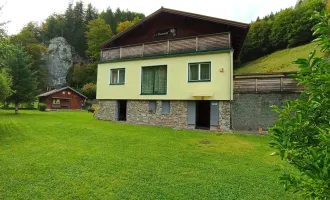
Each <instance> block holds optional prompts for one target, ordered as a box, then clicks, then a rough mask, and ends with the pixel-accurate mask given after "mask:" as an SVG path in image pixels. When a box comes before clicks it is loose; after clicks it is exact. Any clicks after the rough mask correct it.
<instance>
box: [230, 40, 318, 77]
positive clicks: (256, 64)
mask: <svg viewBox="0 0 330 200" xmlns="http://www.w3.org/2000/svg"><path fill="white" fill-rule="evenodd" d="M315 48H317V45H316V44H315V43H312V44H306V45H303V46H299V47H296V48H292V49H285V50H281V51H277V52H274V53H272V54H270V55H267V56H264V57H261V58H259V59H257V60H254V61H251V62H249V63H247V64H245V65H243V66H241V67H240V68H238V69H236V70H235V71H234V73H235V74H246V73H267V72H292V71H298V66H297V65H295V64H292V61H294V60H296V59H297V58H307V56H308V55H309V53H310V52H311V51H312V50H313V49H315ZM322 55H323V54H322V53H321V52H320V51H319V49H318V51H317V52H316V56H319V57H321V56H322Z"/></svg>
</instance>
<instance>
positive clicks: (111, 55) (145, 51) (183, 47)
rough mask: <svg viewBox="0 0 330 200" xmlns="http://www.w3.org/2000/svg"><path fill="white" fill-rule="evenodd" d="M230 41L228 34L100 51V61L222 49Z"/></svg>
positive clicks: (228, 45)
mask: <svg viewBox="0 0 330 200" xmlns="http://www.w3.org/2000/svg"><path fill="white" fill-rule="evenodd" d="M230 40H231V39H230V33H218V34H212V35H201V36H197V37H188V38H179V39H173V40H162V41H157V42H151V43H143V44H136V45H129V46H121V47H115V48H109V49H102V51H101V61H111V60H120V59H127V58H141V57H149V56H155V55H167V54H178V53H190V52H199V51H200V52H202V51H208V50H217V49H224V48H230V47H231V42H230Z"/></svg>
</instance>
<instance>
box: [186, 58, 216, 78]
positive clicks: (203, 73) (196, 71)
mask: <svg viewBox="0 0 330 200" xmlns="http://www.w3.org/2000/svg"><path fill="white" fill-rule="evenodd" d="M188 74H189V82H198V81H211V63H210V62H205V63H190V64H189V72H188Z"/></svg>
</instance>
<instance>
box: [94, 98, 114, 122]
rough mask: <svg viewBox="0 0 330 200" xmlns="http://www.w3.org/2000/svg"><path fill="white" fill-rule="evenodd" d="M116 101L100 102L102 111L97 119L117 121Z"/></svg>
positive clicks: (100, 110)
mask: <svg viewBox="0 0 330 200" xmlns="http://www.w3.org/2000/svg"><path fill="white" fill-rule="evenodd" d="M116 103H117V101H116V100H100V102H99V106H100V109H99V111H98V113H97V118H98V119H102V120H110V121H115V120H116Z"/></svg>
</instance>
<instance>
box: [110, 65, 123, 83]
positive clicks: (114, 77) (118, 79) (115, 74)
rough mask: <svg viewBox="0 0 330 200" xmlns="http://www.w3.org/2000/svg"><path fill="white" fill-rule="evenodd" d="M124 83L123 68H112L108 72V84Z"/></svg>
mask: <svg viewBox="0 0 330 200" xmlns="http://www.w3.org/2000/svg"><path fill="white" fill-rule="evenodd" d="M123 84H125V69H112V70H111V73H110V85H123Z"/></svg>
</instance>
